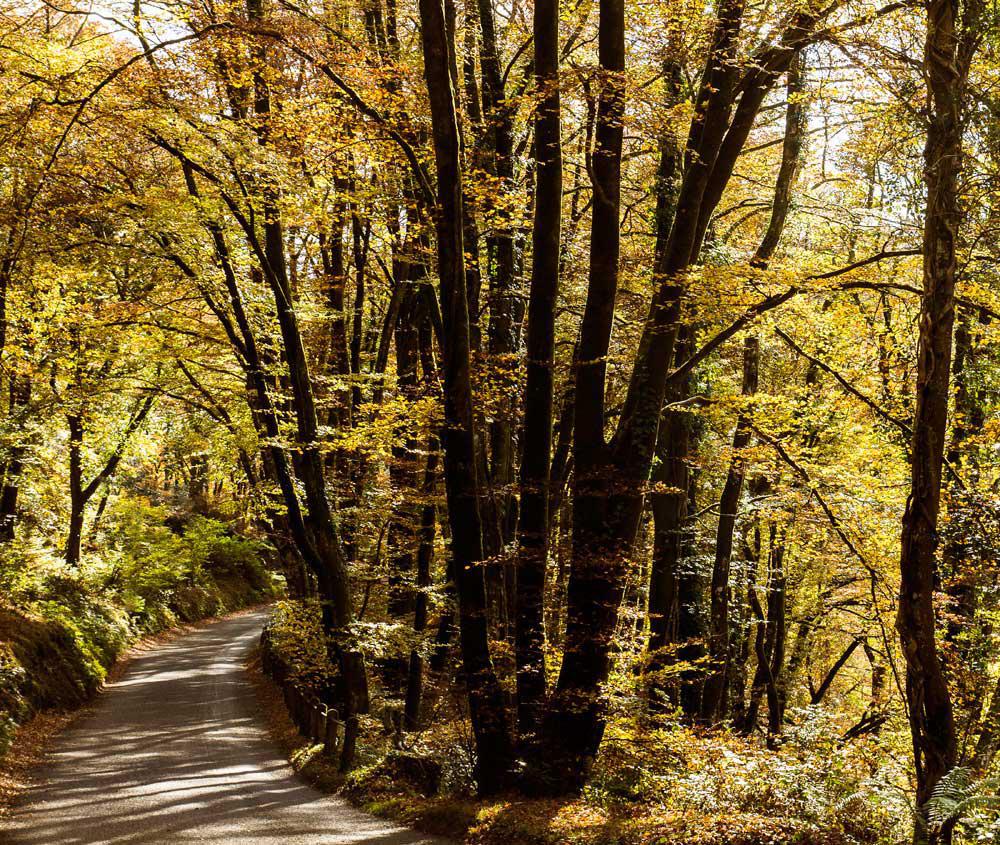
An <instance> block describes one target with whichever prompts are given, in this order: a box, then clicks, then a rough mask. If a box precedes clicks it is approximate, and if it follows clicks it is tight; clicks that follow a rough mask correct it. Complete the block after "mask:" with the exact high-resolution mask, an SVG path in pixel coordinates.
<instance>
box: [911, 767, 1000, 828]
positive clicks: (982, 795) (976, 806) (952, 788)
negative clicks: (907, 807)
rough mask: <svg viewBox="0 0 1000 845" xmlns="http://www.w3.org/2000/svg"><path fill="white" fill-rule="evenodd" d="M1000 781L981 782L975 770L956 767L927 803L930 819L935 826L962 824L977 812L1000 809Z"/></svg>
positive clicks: (928, 817) (941, 781) (946, 776)
mask: <svg viewBox="0 0 1000 845" xmlns="http://www.w3.org/2000/svg"><path fill="white" fill-rule="evenodd" d="M998 792H1000V779H997V778H988V779H984V780H980V779H977V778H976V776H975V772H974V770H973V769H971V768H969V767H968V766H956V767H955V768H954V769H952V770H951V771H950V772H948V774H946V775H945V776H944V777H943V778H941V780H940V781H938V784H937V786H935V787H934V792H933V793H932V794H931V797H930V800H928V802H927V808H926V809H927V820H928V821H929V822H930V823H931V824H932V825H934V826H936V827H940V826H941V825H944V824H947V823H949V822H956V821H961V820H962V819H963V818H965V817H967V816H968V815H969V813H971V812H973V811H975V810H998V809H1000V794H998Z"/></svg>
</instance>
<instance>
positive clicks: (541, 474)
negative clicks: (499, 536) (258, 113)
mask: <svg viewBox="0 0 1000 845" xmlns="http://www.w3.org/2000/svg"><path fill="white" fill-rule="evenodd" d="M533 33H534V45H535V84H536V86H537V88H538V91H539V94H540V97H539V102H538V105H537V107H536V112H535V121H534V129H535V157H536V161H537V169H536V176H535V209H534V212H535V213H534V218H533V220H532V266H531V288H530V293H529V301H528V337H527V368H526V369H527V373H526V382H525V388H524V438H523V439H524V449H523V452H522V457H521V503H520V523H519V526H518V529H519V536H518V540H519V544H520V561H519V565H518V568H517V626H516V634H515V646H516V658H517V698H518V704H517V706H518V711H517V715H518V735H519V742H520V745H521V748H522V752H523V750H524V749H526V748H528V747H534V746H535V745H536V744H537V739H538V731H539V727H540V724H541V715H542V714H541V705H542V703H543V701H544V699H545V692H546V682H545V616H544V606H545V570H546V566H547V564H548V550H549V542H548V541H549V500H550V495H551V494H550V488H549V481H550V468H551V457H552V455H551V453H552V403H553V398H552V396H553V378H552V375H553V374H552V369H553V364H554V354H555V305H556V296H557V294H558V289H559V254H560V247H561V240H560V238H561V225H562V138H561V132H560V97H559V0H537V2H536V3H535V10H534V24H533Z"/></svg>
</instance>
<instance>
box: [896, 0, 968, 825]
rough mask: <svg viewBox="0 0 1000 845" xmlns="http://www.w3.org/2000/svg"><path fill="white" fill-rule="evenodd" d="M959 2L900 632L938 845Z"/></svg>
mask: <svg viewBox="0 0 1000 845" xmlns="http://www.w3.org/2000/svg"><path fill="white" fill-rule="evenodd" d="M958 6H959V4H958V2H957V0H930V2H928V4H927V6H926V8H927V35H926V41H925V45H924V72H925V74H926V78H927V85H928V95H929V96H928V99H929V109H928V127H927V140H926V145H925V148H924V178H925V181H926V185H927V208H926V216H925V220H924V237H923V241H924V244H923V245H924V249H923V254H924V264H923V289H924V295H923V299H922V301H921V309H920V324H919V339H918V346H917V384H916V410H915V413H914V418H913V435H912V439H911V455H912V458H911V461H910V494H909V497H908V499H907V503H906V511H905V513H904V514H903V522H902V537H901V551H900V586H899V609H898V613H897V617H896V629H897V631H898V632H899V637H900V641H901V644H902V649H903V657H904V659H905V661H906V703H907V715H908V718H909V722H910V734H911V738H912V741H913V757H914V767H915V772H916V781H917V795H916V801H917V812H918V816H919V817H918V821H917V831H916V833H915V837H916V838H917V839H918V840H923V839H926V840H928V841H933V840H935V839H937V835H936V834H935V833H934V832H933V831H931V830H929V829H928V827H927V824H926V817H925V816H924V815H923V813H924V807H925V805H926V803H927V801H928V799H929V798H930V797H931V795H932V793H933V790H934V787H935V786H936V785H937V783H938V781H939V780H940V779H941V778H942V777H943V776H944V775H945V774H946V773H947V772H948V771H949V769H951V768H952V767H953V766H954V765H955V763H956V761H957V758H958V740H957V735H956V729H955V717H954V711H953V706H952V698H951V691H950V689H949V686H948V681H947V678H946V677H945V673H944V667H943V665H942V662H941V657H940V654H939V653H938V647H937V640H936V619H935V613H934V590H935V580H936V570H937V563H936V556H937V545H938V515H939V510H940V504H941V469H942V465H943V459H944V443H945V432H946V425H947V417H948V401H949V381H950V369H951V346H952V332H953V327H954V309H955V276H956V272H957V259H956V240H957V237H958V229H959V223H960V210H959V200H958V178H959V173H960V170H961V165H962V127H961V109H962V97H963V87H964V86H963V83H964V79H963V78H962V76H961V74H960V72H959V69H958V64H957V61H956V59H957V52H958V50H957V48H958V44H959V37H958V34H957V31H956V23H957V16H958Z"/></svg>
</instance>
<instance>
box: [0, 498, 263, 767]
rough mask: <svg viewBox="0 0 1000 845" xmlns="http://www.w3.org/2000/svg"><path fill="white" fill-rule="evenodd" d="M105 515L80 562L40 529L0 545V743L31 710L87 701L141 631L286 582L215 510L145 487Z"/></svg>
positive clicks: (254, 597)
mask: <svg viewBox="0 0 1000 845" xmlns="http://www.w3.org/2000/svg"><path fill="white" fill-rule="evenodd" d="M106 519H107V521H108V528H107V529H106V530H105V532H104V533H103V536H102V538H101V539H102V544H101V546H100V547H94V548H91V549H90V550H89V551H88V553H86V554H85V555H84V558H83V560H82V561H81V565H80V566H79V567H70V566H68V565H67V564H66V563H65V561H64V560H63V558H62V556H61V555H60V554H59V553H58V552H56V551H55V550H54V549H52V547H51V546H47V545H45V544H44V543H42V542H40V541H38V540H37V539H35V538H34V537H33V536H32V535H29V536H28V538H27V539H24V540H21V539H18V540H16V541H14V542H12V543H7V544H0V595H3V596H4V605H2V606H0V753H2V752H3V750H4V744H5V742H6V741H7V739H9V737H10V735H12V732H13V730H14V728H15V727H16V724H17V723H18V722H19V721H21V720H23V718H24V716H25V715H27V714H28V713H30V712H32V711H33V710H36V709H38V708H41V707H49V706H72V705H74V704H78V703H80V702H81V701H82V700H84V699H85V698H86V697H87V695H89V694H90V693H91V692H92V691H93V690H94V689H96V688H97V687H98V686H99V685H100V684H101V683H102V682H103V681H104V679H105V677H106V675H107V671H108V669H109V667H110V666H111V665H112V664H113V663H114V662H115V660H116V659H117V658H118V656H119V655H120V654H121V653H122V652H123V651H124V650H125V649H126V648H127V647H128V645H129V644H130V643H131V642H133V641H134V640H135V639H136V638H137V637H139V636H142V635H145V634H153V633H156V632H158V631H161V630H163V629H164V628H167V627H169V626H171V625H174V624H176V623H177V622H180V621H185V622H190V621H195V620H197V619H201V618H204V617H206V616H210V615H214V614H218V613H223V612H226V611H229V610H235V609H237V608H240V607H244V606H246V605H248V604H253V603H255V602H258V601H262V600H264V599H267V598H270V597H272V596H274V595H275V594H276V592H277V590H278V583H277V582H276V580H275V579H274V578H273V577H272V575H271V574H270V573H269V572H268V571H267V570H266V569H265V567H264V564H263V562H262V553H263V548H262V546H261V544H259V543H257V542H256V541H253V540H249V539H246V538H244V537H240V536H238V535H236V534H235V533H234V532H233V531H232V528H231V527H230V526H228V525H227V524H225V523H223V522H220V521H219V520H216V519H212V518H209V517H204V516H185V515H183V514H173V513H171V512H170V511H168V509H167V508H165V507H162V506H153V505H151V504H149V502H147V501H146V500H145V499H142V498H137V497H122V498H120V499H119V502H118V504H117V505H116V506H115V507H114V508H113V509H111V513H109V514H108V516H107V517H106ZM5 738H6V739H5Z"/></svg>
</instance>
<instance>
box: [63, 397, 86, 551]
mask: <svg viewBox="0 0 1000 845" xmlns="http://www.w3.org/2000/svg"><path fill="white" fill-rule="evenodd" d="M66 420H67V422H68V424H69V533H68V535H67V537H66V563H67V564H69V565H70V566H74V567H75V566H79V565H80V544H81V542H82V540H83V509H84V506H85V504H86V502H85V501H84V499H83V456H82V450H83V418H82V417H81V416H80V415H79V414H70V415H69V416H68V417H67V418H66Z"/></svg>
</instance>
